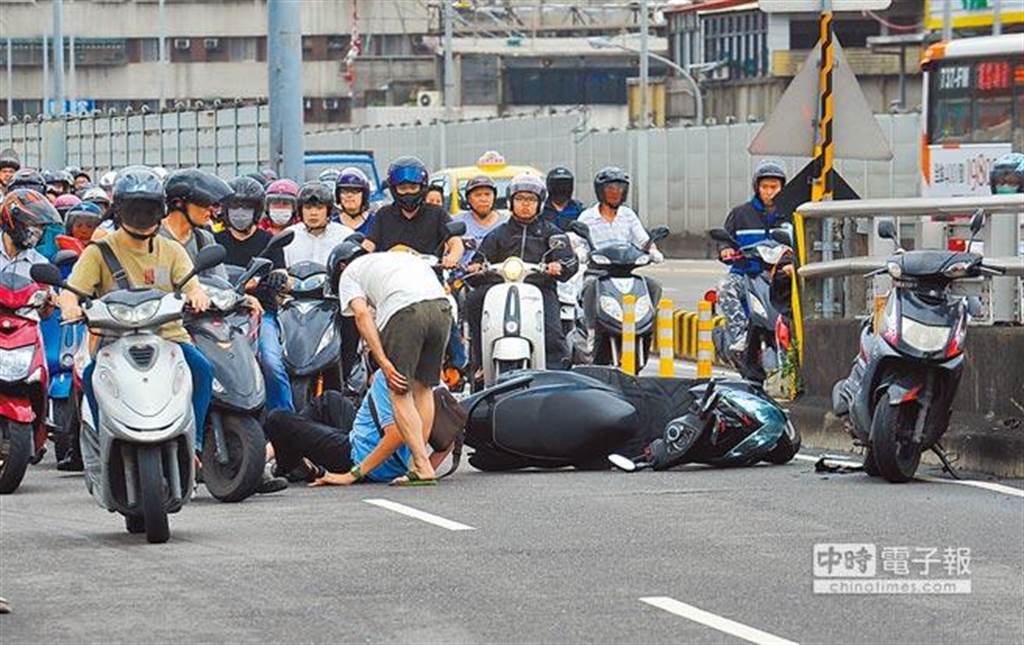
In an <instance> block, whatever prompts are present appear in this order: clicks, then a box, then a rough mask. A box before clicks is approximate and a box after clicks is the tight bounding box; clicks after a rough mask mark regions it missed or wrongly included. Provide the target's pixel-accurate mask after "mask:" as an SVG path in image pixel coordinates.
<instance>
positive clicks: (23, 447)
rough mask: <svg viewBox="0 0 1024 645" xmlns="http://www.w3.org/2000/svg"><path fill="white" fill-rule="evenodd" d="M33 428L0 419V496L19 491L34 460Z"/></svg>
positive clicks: (25, 424)
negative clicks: (29, 465)
mask: <svg viewBox="0 0 1024 645" xmlns="http://www.w3.org/2000/svg"><path fill="white" fill-rule="evenodd" d="M33 439H34V437H33V431H32V426H30V425H28V424H27V423H18V422H17V421H11V420H10V419H0V495H7V494H9V493H13V492H14V491H16V490H18V486H20V485H21V480H22V479H24V477H25V470H26V469H27V468H28V464H29V461H31V460H32V452H33V451H32V449H33Z"/></svg>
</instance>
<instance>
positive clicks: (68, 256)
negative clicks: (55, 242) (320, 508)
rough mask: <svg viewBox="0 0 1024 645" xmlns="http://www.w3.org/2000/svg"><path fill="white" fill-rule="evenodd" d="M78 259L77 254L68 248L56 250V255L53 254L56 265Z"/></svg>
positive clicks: (70, 262) (72, 262) (73, 261)
mask: <svg viewBox="0 0 1024 645" xmlns="http://www.w3.org/2000/svg"><path fill="white" fill-rule="evenodd" d="M77 260H78V254H77V253H75V252H74V251H72V250H70V249H64V250H63V251H57V255H55V256H53V263H54V264H55V265H57V266H61V265H64V264H74V263H75V261H77Z"/></svg>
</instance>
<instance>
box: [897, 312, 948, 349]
mask: <svg viewBox="0 0 1024 645" xmlns="http://www.w3.org/2000/svg"><path fill="white" fill-rule="evenodd" d="M900 331H901V335H902V337H903V342H904V343H906V344H907V345H910V346H911V347H913V348H915V349H918V350H921V351H922V352H929V353H931V352H938V351H940V350H942V349H943V348H944V347H945V346H946V341H948V340H949V332H950V328H949V327H944V326H943V327H938V326H934V325H925V324H922V323H919V322H917V321H916V320H911V319H910V318H904V319H903V325H902V328H901V330H900Z"/></svg>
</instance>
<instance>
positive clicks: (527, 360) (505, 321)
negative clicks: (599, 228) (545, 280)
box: [469, 235, 570, 388]
mask: <svg viewBox="0 0 1024 645" xmlns="http://www.w3.org/2000/svg"><path fill="white" fill-rule="evenodd" d="M569 244H570V242H569V238H568V236H565V235H554V236H552V237H551V239H550V241H549V250H548V253H551V252H552V251H557V250H559V249H563V248H566V247H567V246H569ZM546 255H547V254H545V256H546ZM545 272H546V263H545V262H544V261H543V258H542V259H541V262H540V263H537V264H534V263H531V262H524V261H523V260H522V259H521V258H518V257H510V258H508V259H506V260H505V261H504V262H501V263H500V264H490V263H485V264H484V269H483V270H482V271H480V272H479V273H477V274H476V276H480V277H479V278H477V277H475V276H474V277H473V278H471V281H470V282H469V283H470V284H471V285H473V286H476V282H477V280H480V282H481V283H485V282H486V278H483V276H498V277H500V278H501V279H502V280H503V282H502V283H500V284H495V285H494V286H492V287H491V288H490V289H489V290H488V291H487V295H486V296H484V307H483V318H482V320H481V324H480V336H481V352H482V355H481V360H480V362H481V364H482V367H483V371H484V387H485V388H487V387H490V386H492V385H494V384H495V383H496V382H497V380H498V378H499V377H501V376H502V375H503V374H507V373H509V372H514V371H516V370H524V369H534V370H543V369H545V368H546V360H545V338H544V296H543V294H542V293H541V291H540V288H538V287H537V286H535V285H533V284H530V283H527V282H525V280H526V278H527V277H529V276H531V275H534V274H542V275H543V274H544V273H545Z"/></svg>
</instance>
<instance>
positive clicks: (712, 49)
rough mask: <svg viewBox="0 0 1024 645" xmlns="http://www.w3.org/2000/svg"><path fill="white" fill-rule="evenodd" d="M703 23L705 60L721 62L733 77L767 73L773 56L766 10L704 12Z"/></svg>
mask: <svg viewBox="0 0 1024 645" xmlns="http://www.w3.org/2000/svg"><path fill="white" fill-rule="evenodd" d="M701 23H702V26H703V31H704V56H703V61H702V62H707V63H715V62H722V63H723V64H724V65H725V68H726V69H727V70H728V78H730V79H736V78H756V77H759V76H765V75H767V74H768V72H769V70H770V68H771V60H769V56H768V17H767V14H764V13H762V12H760V11H746V12H742V13H728V14H712V15H705V16H701ZM692 47H693V46H692V45H691V51H692ZM691 55H692V54H691ZM718 78H724V77H723V76H719V77H718Z"/></svg>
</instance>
